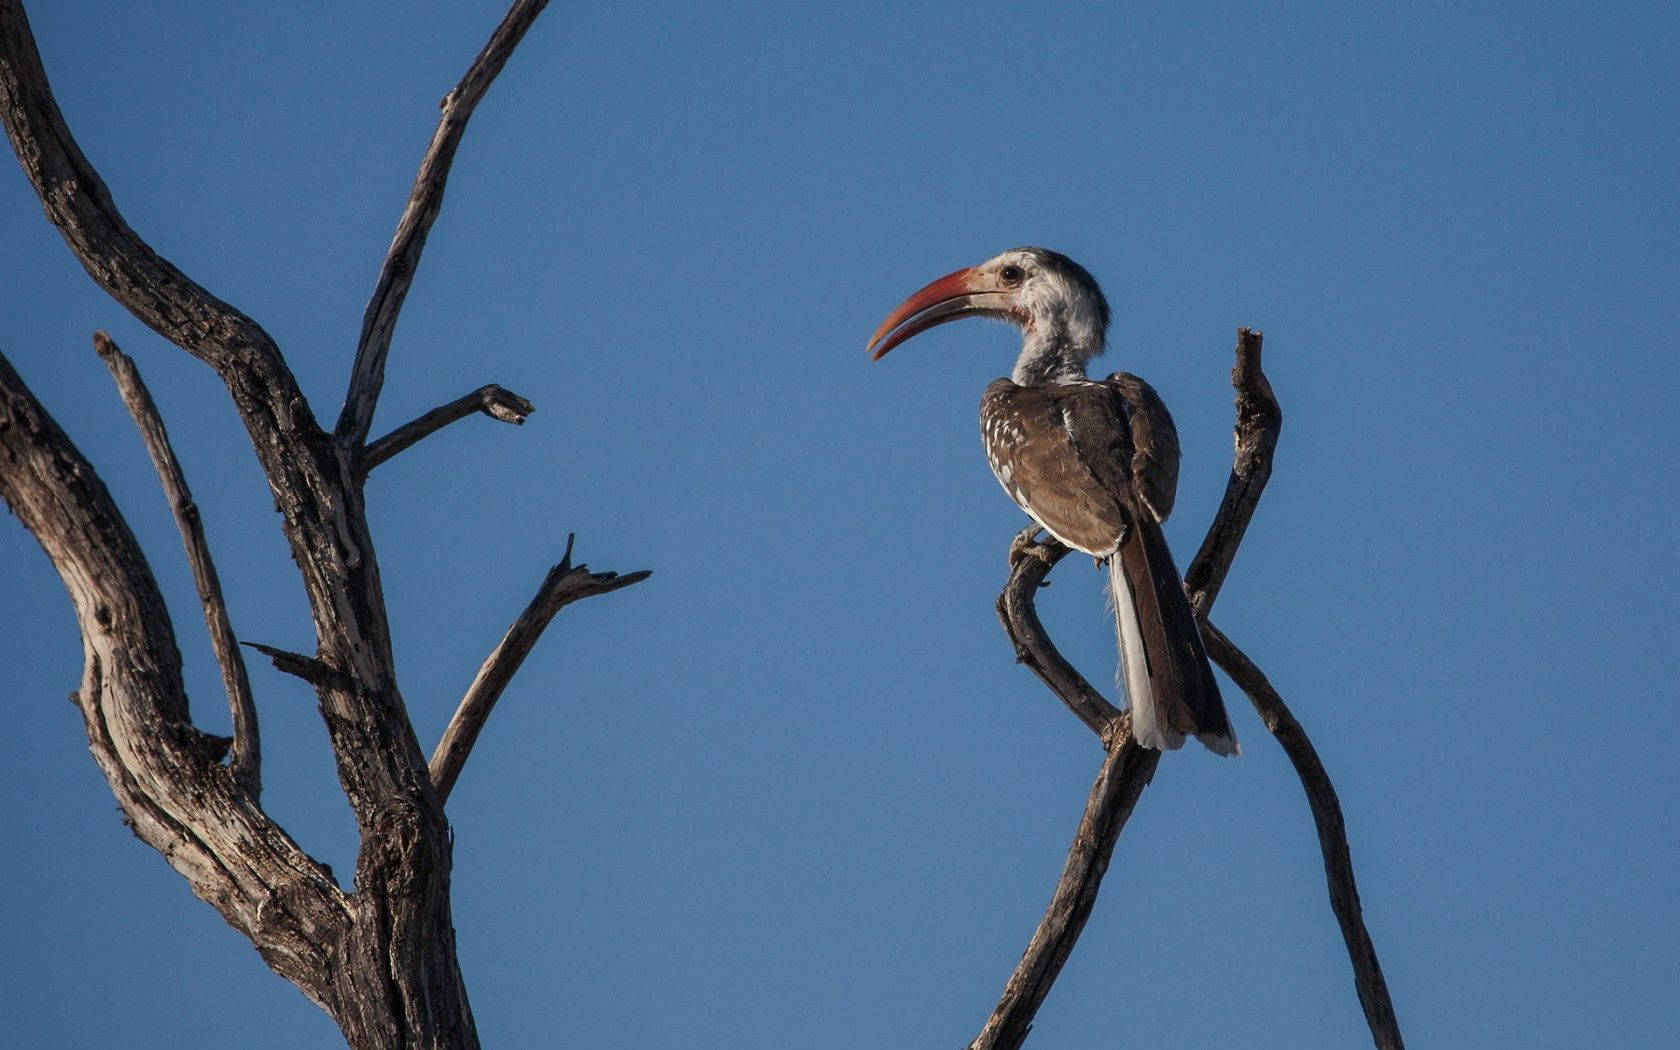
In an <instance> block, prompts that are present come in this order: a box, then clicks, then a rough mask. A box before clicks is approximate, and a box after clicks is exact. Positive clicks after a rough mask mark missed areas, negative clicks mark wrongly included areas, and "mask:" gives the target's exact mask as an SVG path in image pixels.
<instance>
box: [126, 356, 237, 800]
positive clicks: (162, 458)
mask: <svg viewBox="0 0 1680 1050" xmlns="http://www.w3.org/2000/svg"><path fill="white" fill-rule="evenodd" d="M93 347H94V349H95V350H96V351H98V353H99V356H100V358H101V359H102V360H103V361H104V362H105V367H107V368H109V369H110V370H111V376H112V378H114V379H115V380H116V382H117V392H118V393H119V394H120V395H121V396H122V401H123V404H124V405H126V406H127V407H128V413H129V415H131V416H133V417H134V424H135V426H137V427H139V428H140V438H141V440H142V441H144V442H145V445H146V452H147V454H148V455H150V456H151V458H152V466H153V467H154V468H155V469H156V470H157V474H158V479H159V480H160V481H161V482H162V483H163V493H164V495H165V496H167V497H168V498H169V510H170V512H171V513H172V514H173V515H174V516H175V527H176V529H177V530H179V532H180V533H181V543H182V545H183V546H184V547H185V548H186V551H187V564H188V565H190V566H191V567H192V576H193V583H194V584H195V585H196V586H197V588H198V601H199V604H200V605H202V606H203V607H204V626H205V627H206V628H207V629H208V630H209V632H210V647H211V649H212V650H213V651H214V652H215V654H216V663H217V665H218V666H219V667H220V668H221V671H222V686H223V688H225V689H226V690H227V697H228V707H229V708H230V709H231V710H232V714H233V757H232V759H231V760H230V761H229V763H228V766H229V768H230V769H231V770H232V771H233V779H234V782H235V783H237V784H239V785H240V786H241V787H243V788H244V789H245V790H246V791H249V792H250V793H251V797H252V798H257V797H259V796H260V795H261V794H262V743H261V738H260V737H259V735H258V730H257V705H256V702H255V701H254V700H253V699H252V698H251V680H250V678H249V677H248V676H247V675H246V673H245V658H244V657H243V656H241V655H240V652H239V642H238V640H237V639H235V638H234V635H233V627H232V625H231V624H230V623H229V622H228V611H227V603H226V602H225V601H224V600H223V599H222V583H221V580H220V579H219V578H218V577H217V576H216V564H215V562H214V561H213V560H211V557H210V545H209V543H208V541H206V540H205V538H204V523H203V521H202V520H200V518H199V513H198V504H197V503H195V502H193V498H192V493H191V491H189V490H188V488H187V479H186V475H185V474H183V473H182V471H181V463H180V461H179V460H177V459H176V458H175V450H174V449H173V448H172V447H171V446H170V444H169V433H168V431H166V430H165V429H164V426H163V418H162V417H161V416H160V415H159V414H158V410H157V404H156V402H154V401H153V400H152V395H151V392H150V391H149V390H147V389H146V384H145V382H144V381H143V380H141V378H140V370H139V369H137V368H135V367H134V360H133V359H132V358H130V357H129V356H128V355H126V354H124V353H123V352H122V351H121V350H119V349H118V348H117V344H116V343H114V342H112V341H111V337H110V336H108V335H106V334H105V333H104V332H95V333H94V334H93Z"/></svg>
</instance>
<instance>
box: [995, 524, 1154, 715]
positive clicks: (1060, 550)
mask: <svg viewBox="0 0 1680 1050" xmlns="http://www.w3.org/2000/svg"><path fill="white" fill-rule="evenodd" d="M1039 531H1040V530H1039V529H1037V528H1028V529H1026V530H1024V531H1023V532H1022V533H1021V534H1020V535H1019V536H1017V537H1016V541H1015V543H1013V544H1012V545H1011V546H1010V552H1009V553H1010V559H1009V562H1010V564H1009V568H1010V572H1009V582H1008V583H1006V584H1005V585H1004V588H1003V592H1002V593H1001V594H999V595H998V599H997V614H998V619H999V620H1001V621H1002V622H1003V629H1004V631H1005V632H1006V633H1007V634H1008V635H1009V641H1010V642H1011V643H1012V644H1013V645H1014V646H1015V662H1016V663H1019V664H1024V665H1026V667H1027V668H1028V669H1029V670H1031V671H1032V673H1033V674H1035V675H1037V676H1038V678H1039V681H1041V682H1043V683H1044V684H1045V685H1046V686H1047V687H1049V689H1050V691H1051V692H1052V693H1055V694H1056V695H1057V696H1058V697H1060V698H1061V700H1062V703H1064V704H1066V705H1067V707H1068V710H1070V711H1072V712H1073V713H1074V716H1075V717H1077V718H1078V719H1079V720H1080V721H1081V722H1084V723H1085V725H1086V727H1087V728H1089V729H1090V730H1091V732H1093V733H1095V734H1097V738H1098V739H1099V740H1103V741H1107V740H1108V739H1109V737H1110V734H1112V733H1113V732H1114V730H1115V727H1116V726H1117V725H1119V724H1120V720H1121V718H1122V716H1123V714H1124V712H1122V711H1121V710H1120V709H1119V708H1118V707H1115V706H1114V705H1113V704H1111V703H1109V702H1108V700H1107V699H1106V698H1105V697H1104V696H1103V695H1102V694H1101V693H1099V692H1097V691H1096V690H1095V689H1093V688H1092V687H1091V683H1090V682H1087V681H1086V680H1085V677H1084V676H1083V675H1081V674H1080V673H1079V672H1078V671H1076V670H1074V669H1073V665H1072V664H1070V663H1068V662H1067V660H1066V659H1065V658H1064V657H1063V656H1062V654H1061V652H1060V651H1059V650H1057V648H1056V646H1055V644H1054V643H1053V642H1051V641H1050V636H1049V635H1048V634H1046V633H1045V631H1044V624H1042V623H1041V622H1039V619H1038V610H1037V608H1036V606H1035V605H1034V598H1035V597H1036V596H1037V594H1038V589H1039V588H1040V587H1043V586H1045V585H1046V584H1045V582H1044V581H1045V577H1046V576H1048V575H1050V570H1051V569H1053V568H1055V566H1056V563H1057V562H1059V561H1061V560H1062V559H1063V558H1064V557H1066V556H1067V554H1068V549H1067V548H1066V547H1064V546H1062V545H1061V544H1060V543H1058V542H1056V541H1055V540H1052V539H1047V540H1044V541H1043V542H1042V543H1041V542H1038V541H1036V540H1034V539H1033V538H1032V537H1033V536H1034V535H1035V534H1037V533H1038V532H1039Z"/></svg>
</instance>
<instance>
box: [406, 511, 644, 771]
mask: <svg viewBox="0 0 1680 1050" xmlns="http://www.w3.org/2000/svg"><path fill="white" fill-rule="evenodd" d="M575 538H576V537H575V535H574V536H567V537H566V553H565V554H564V555H562V556H561V559H560V564H558V565H556V566H554V567H553V568H552V569H550V570H548V575H547V576H546V577H544V578H543V581H542V585H541V586H539V587H538V588H537V593H536V596H535V597H533V598H532V599H531V601H530V603H529V604H528V605H526V606H525V611H524V612H522V613H520V614H519V618H518V619H516V620H514V621H513V624H512V626H510V627H509V628H508V629H507V633H506V634H504V635H503V636H502V640H501V641H500V642H499V643H497V645H496V648H495V649H494V650H493V651H492V652H491V653H490V656H489V657H488V658H487V659H486V660H485V661H484V664H483V666H481V667H480V668H479V669H478V674H477V676H475V677H474V678H473V681H472V685H470V686H468V687H467V692H466V695H465V696H463V697H462V698H461V703H460V705H459V706H458V707H456V708H455V714H454V716H453V717H451V718H450V720H449V725H448V726H447V727H446V728H445V729H444V731H443V736H442V738H440V739H439V740H438V745H437V748H436V750H434V751H433V752H432V764H431V772H432V784H433V786H434V787H435V788H436V789H437V793H438V798H440V799H448V798H449V793H450V792H451V791H452V790H454V788H455V781H456V780H457V779H458V778H459V777H460V775H461V768H462V767H463V766H465V765H466V763H467V756H468V755H469V754H470V753H471V752H472V747H473V744H475V743H477V741H478V734H479V731H480V730H482V729H483V728H484V723H485V722H486V721H488V720H489V718H490V711H491V709H492V708H494V707H495V706H496V701H497V700H499V699H501V696H502V691H503V690H504V689H506V688H507V686H508V683H509V682H511V681H512V680H513V676H514V675H515V674H517V673H518V672H519V665H520V664H522V663H524V662H525V657H526V656H527V655H529V654H530V652H531V649H532V647H534V646H535V645H536V644H537V639H538V638H540V637H542V633H543V631H544V630H545V629H546V628H547V627H548V625H549V622H550V621H551V620H553V619H554V614H555V613H558V612H559V611H560V610H561V609H563V608H565V607H566V606H568V605H570V604H571V603H573V602H575V601H578V600H580V599H583V598H589V597H592V596H594V595H597V594H607V593H609V592H612V591H616V590H619V589H620V588H623V587H628V586H630V585H631V584H633V583H640V582H642V581H643V580H645V579H647V578H648V577H649V576H651V575H653V574H652V573H651V572H649V571H647V570H645V569H643V570H641V571H639V572H628V573H625V574H624V575H623V576H620V575H619V574H618V573H616V572H590V571H589V566H587V565H577V566H574V565H573V564H572V541H573V540H574V539H575Z"/></svg>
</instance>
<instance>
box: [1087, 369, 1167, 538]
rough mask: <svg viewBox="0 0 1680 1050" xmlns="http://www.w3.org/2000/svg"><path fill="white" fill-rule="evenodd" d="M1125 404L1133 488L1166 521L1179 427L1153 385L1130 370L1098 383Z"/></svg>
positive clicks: (1150, 508) (1157, 516)
mask: <svg viewBox="0 0 1680 1050" xmlns="http://www.w3.org/2000/svg"><path fill="white" fill-rule="evenodd" d="M1101 385H1103V386H1105V387H1108V388H1109V389H1111V390H1113V391H1114V392H1115V393H1117V394H1119V396H1120V400H1121V401H1122V402H1123V403H1124V404H1125V409H1126V419H1127V423H1128V424H1129V426H1128V429H1129V430H1130V432H1131V439H1132V464H1131V465H1132V492H1133V493H1134V494H1135V495H1136V496H1137V498H1138V499H1139V500H1140V501H1141V502H1142V503H1143V505H1144V506H1145V507H1148V508H1149V512H1150V514H1151V515H1152V516H1153V517H1154V518H1155V520H1156V521H1166V520H1167V515H1169V514H1171V513H1172V508H1173V498H1174V497H1175V496H1176V495H1177V494H1178V428H1177V427H1175V426H1173V421H1172V414H1171V413H1169V412H1168V411H1167V406H1166V405H1165V404H1164V403H1163V402H1162V401H1161V396H1160V395H1159V394H1157V393H1155V388H1154V387H1152V386H1150V385H1149V384H1148V383H1145V382H1144V381H1143V380H1141V379H1139V378H1138V377H1137V376H1135V375H1132V374H1131V373H1129V372H1116V373H1114V374H1113V375H1111V376H1109V377H1108V378H1107V379H1106V380H1104V381H1103V383H1102V384H1101Z"/></svg>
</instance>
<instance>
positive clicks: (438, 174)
mask: <svg viewBox="0 0 1680 1050" xmlns="http://www.w3.org/2000/svg"><path fill="white" fill-rule="evenodd" d="M547 5H548V0H515V2H514V4H513V6H512V7H511V8H509V9H508V13H507V15H506V16H504V17H503V18H502V23H501V25H498V26H497V27H496V31H495V32H494V33H492V34H490V40H489V42H488V43H486V44H485V45H484V50H482V51H480V52H479V53H478V57H477V58H476V59H474V60H473V64H472V66H471V67H469V68H468V69H467V73H466V75H465V76H463V77H462V78H461V82H460V83H459V84H456V85H455V88H454V90H452V91H450V92H449V94H447V95H445V96H444V99H443V103H442V109H443V116H442V117H441V118H440V119H439V120H438V126H437V131H436V132H435V133H434V134H433V135H432V144H431V145H430V146H429V147H427V149H426V156H425V157H424V158H423V159H422V160H421V161H420V171H419V172H418V174H416V175H415V177H414V188H413V190H411V191H410V193H409V197H408V206H407V207H406V208H404V209H403V213H402V218H401V219H399V220H398V222H397V232H396V236H395V237H393V238H392V240H391V247H390V250H389V251H387V252H386V255H385V265H384V266H383V267H382V268H381V269H380V272H379V282H378V284H376V285H375V286H374V290H373V298H372V299H370V300H369V301H368V305H367V311H366V313H364V314H363V316H362V335H361V338H360V339H359V340H358V341H357V343H356V362H355V364H354V365H353V366H352V368H351V371H350V389H349V392H348V393H347V394H346V395H345V398H344V408H343V410H342V411H341V412H340V413H339V417H338V425H337V426H336V427H334V428H333V436H334V438H335V439H336V440H337V441H338V443H339V444H340V445H343V446H345V447H348V448H358V447H360V446H361V444H362V443H363V442H365V441H366V440H367V436H368V429H369V428H370V427H371V426H372V425H373V412H374V409H375V408H376V407H377V406H378V403H379V391H380V389H381V388H382V387H383V386H384V385H385V359H386V356H387V355H388V354H389V353H390V349H391V335H392V333H394V332H395V331H396V328H397V314H398V313H399V312H400V311H401V310H402V306H403V300H404V299H405V298H407V296H408V289H409V286H410V285H412V284H413V283H414V274H415V271H416V270H417V269H418V268H419V266H420V253H421V252H423V251H424V250H425V248H426V237H427V235H428V234H430V233H431V230H432V223H433V222H435V221H437V217H438V212H439V210H441V209H442V207H443V191H444V186H445V184H446V183H447V182H448V180H449V167H450V165H451V164H453V163H454V162H455V149H456V147H457V146H459V145H460V144H461V136H462V135H463V134H464V133H465V132H466V130H467V120H468V119H469V118H471V117H472V113H473V109H474V107H476V106H477V105H478V102H479V100H480V99H482V98H483V97H484V93H485V92H486V91H487V90H489V88H490V83H491V81H493V80H495V79H496V75H497V74H498V73H500V72H501V71H502V67H503V66H504V65H506V64H507V60H508V58H509V56H511V55H512V54H513V49H514V48H515V47H517V46H518V45H519V41H520V39H521V38H523V37H524V36H525V31H526V30H527V29H529V28H531V23H532V22H533V21H535V20H536V17H537V15H538V14H540V13H541V12H542V9H543V8H544V7H546V6H547Z"/></svg>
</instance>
